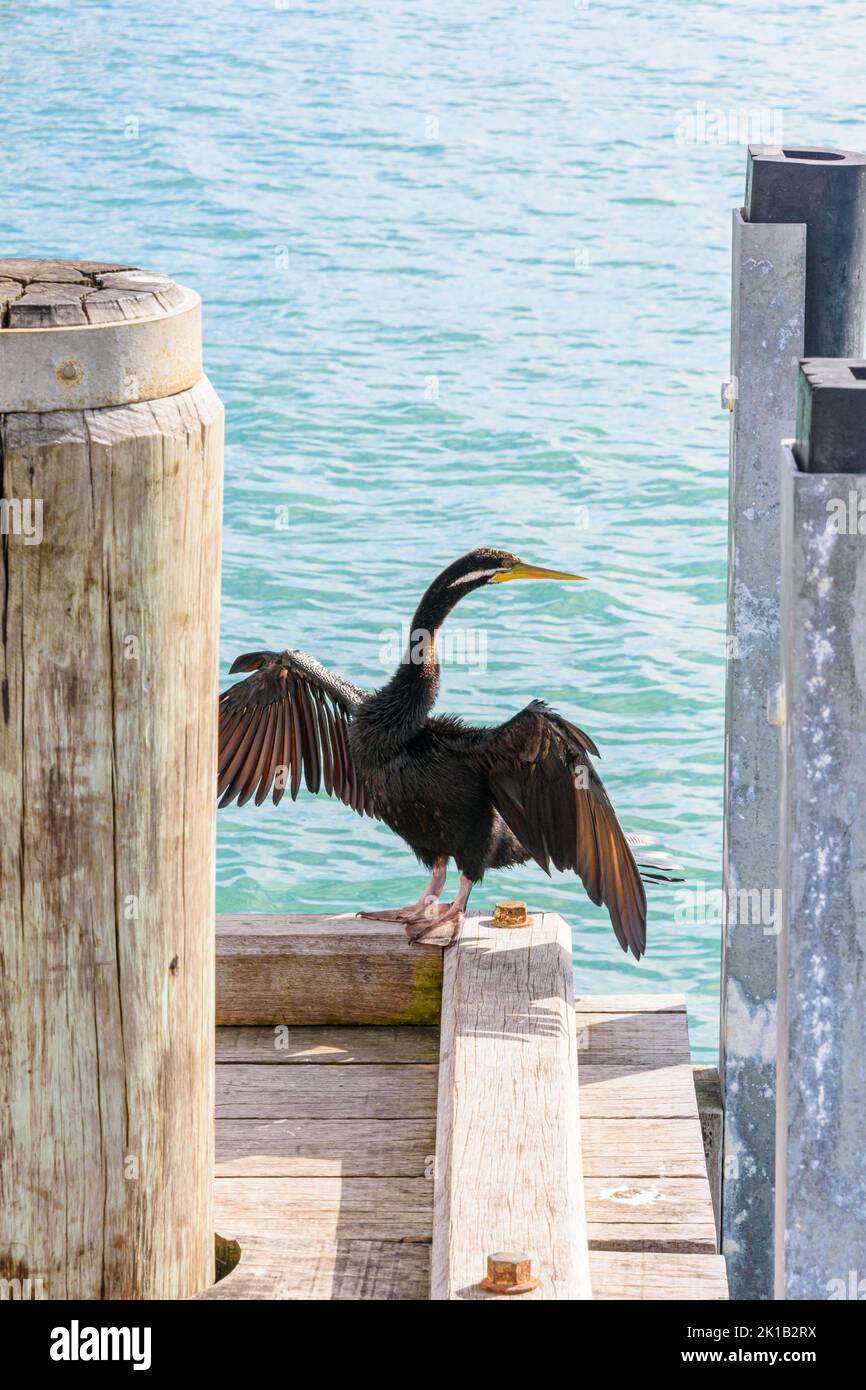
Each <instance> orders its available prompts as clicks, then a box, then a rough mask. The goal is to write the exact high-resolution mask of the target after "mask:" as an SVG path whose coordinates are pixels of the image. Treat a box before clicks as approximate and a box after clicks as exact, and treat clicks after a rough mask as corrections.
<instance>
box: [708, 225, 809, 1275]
mask: <svg viewBox="0 0 866 1390" xmlns="http://www.w3.org/2000/svg"><path fill="white" fill-rule="evenodd" d="M805 274H806V229H805V227H803V226H785V225H780V226H776V225H771V224H770V225H754V224H752V223H750V222H747V221H746V220H745V219H744V217H743V214H742V212H741V211H740V210H739V209H736V210H735V212H734V234H733V324H732V334H731V367H732V372H733V377H734V381H735V382H736V384H737V390H736V399H735V401H734V413H733V419H732V428H731V476H730V498H729V523H728V639H727V640H728V661H727V690H726V699H727V721H726V738H725V834H724V889H725V894H724V896H725V905H726V912H725V929H724V945H723V953H722V995H721V1010H722V1022H721V1049H720V1051H721V1058H720V1068H719V1069H720V1072H721V1076H722V1083H723V1089H724V1102H725V1104H724V1115H725V1141H724V1155H725V1156H724V1170H723V1201H722V1253H723V1254H724V1255H725V1257H726V1260H727V1266H728V1279H729V1283H730V1288H731V1296H732V1297H733V1298H771V1297H772V1288H773V1137H774V1126H775V1117H774V1113H773V1090H774V1086H775V1048H776V1033H775V1026H776V1020H775V1012H774V1010H775V998H776V936H775V931H776V928H775V924H774V922H773V921H772V906H773V903H774V899H773V898H772V897H770V898H769V899H768V898H767V897H766V894H767V893H768V892H770V893H772V891H773V890H774V889H775V887H776V884H777V876H778V840H777V825H778V815H779V755H778V739H777V737H776V734H775V730H774V729H773V728H771V727H770V725H769V724H768V722H767V692H768V690H770V689H771V687H772V686H773V685H775V684H776V682H777V681H778V679H779V677H778V669H779V612H778V602H779V599H778V585H779V481H778V470H777V469H776V468H773V467H772V462H773V460H775V459H776V458H777V457H778V449H779V440H780V439H781V438H782V436H783V435H784V434H785V433H790V432H791V431H792V430H793V428H794V419H795V410H796V386H797V361H798V358H799V357H800V355H801V353H802V350H803V302H804V286H805ZM756 890H757V893H758V895H759V896H758V899H757V901H758V903H759V904H761V903H763V904H767V903H769V906H770V911H769V912H764V911H762V910H760V907H759V910H758V911H757V912H755V911H754V910H753V904H754V902H755V897H754V894H755V891H756ZM750 895H751V896H750ZM765 916H766V917H767V919H768V920H766V921H764V920H762V918H763V917H765Z"/></svg>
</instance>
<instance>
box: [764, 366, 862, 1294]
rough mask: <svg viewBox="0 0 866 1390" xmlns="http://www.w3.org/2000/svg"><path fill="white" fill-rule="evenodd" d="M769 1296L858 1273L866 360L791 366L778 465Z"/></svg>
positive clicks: (845, 1286)
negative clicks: (787, 432) (794, 406)
mask: <svg viewBox="0 0 866 1390" xmlns="http://www.w3.org/2000/svg"><path fill="white" fill-rule="evenodd" d="M781 534H782V628H781V635H782V641H781V651H782V672H783V696H784V699H783V715H784V725H783V731H784V737H783V739H782V753H783V777H782V788H783V802H782V811H783V815H782V835H781V861H780V862H781V882H782V902H783V915H782V934H781V936H780V938H779V1005H778V1024H779V1056H778V1092H777V1144H776V1297H777V1298H789V1299H808V1298H818V1299H826V1298H829V1297H832V1296H834V1297H850V1296H852V1295H851V1294H850V1287H849V1286H850V1282H851V1274H852V1272H854V1280H853V1282H854V1287H855V1292H854V1294H853V1297H855V1298H856V1297H857V1292H856V1286H857V1283H858V1280H859V1279H860V1278H861V1277H862V1275H863V1274H864V1272H866V1221H864V1216H863V1213H864V1211H866V1142H864V1133H866V817H864V803H866V603H864V598H866V361H864V360H810V361H806V362H804V363H803V364H802V374H801V377H800V399H799V409H798V428H797V439H796V442H795V443H794V445H793V448H792V447H791V446H790V445H788V446H786V447H785V448H784V457H783V460H782V527H781Z"/></svg>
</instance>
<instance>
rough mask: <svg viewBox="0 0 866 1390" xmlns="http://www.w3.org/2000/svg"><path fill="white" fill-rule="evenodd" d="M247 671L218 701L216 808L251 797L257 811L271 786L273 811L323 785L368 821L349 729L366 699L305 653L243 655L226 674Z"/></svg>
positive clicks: (369, 806)
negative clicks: (287, 799)
mask: <svg viewBox="0 0 866 1390" xmlns="http://www.w3.org/2000/svg"><path fill="white" fill-rule="evenodd" d="M237 671H250V672H252V674H251V675H249V676H248V677H247V679H246V680H243V681H239V682H238V684H237V685H233V686H231V687H230V688H229V689H228V690H226V691H224V692H223V694H222V695H221V696H220V704H219V781H218V784H217V795H218V796H219V797H221V798H222V799H221V801H220V803H219V804H220V806H227V805H228V803H229V802H230V801H234V799H235V797H237V801H238V805H239V806H243V804H244V802H246V801H249V799H250V797H251V796H252V795H253V794H254V793H255V798H256V805H257V806H260V805H261V803H262V802H263V801H264V799H265V797H266V796H267V794H268V792H269V791H270V789H271V787H272V786H273V789H274V793H273V800H274V805H278V804H279V802H280V801H281V800H282V798H283V795H284V794H285V792H286V790H287V789H288V790H289V791H290V793H291V797H292V800H293V801H294V800H295V798H296V797H297V795H298V788H299V787H300V785H301V776H302V775H303V778H304V781H305V783H306V785H307V789H308V790H309V791H311V792H317V791H318V790H319V788H320V786H322V785H324V788H325V791H326V792H327V793H328V795H329V796H331V795H333V796H337V797H339V799H340V800H341V801H342V802H344V803H345V805H346V806H350V807H351V808H352V810H353V811H357V812H358V814H359V815H365V814H366V815H368V816H372V815H373V814H374V812H373V806H372V801H371V798H370V793H369V791H368V789H367V788H366V787H365V786H364V784H363V782H362V781H361V779H360V777H359V776H358V774H357V772H356V771H355V768H354V766H353V764H352V757H351V753H350V751H349V738H348V728H349V721H350V720H351V718H352V716H353V714H354V713H355V710H356V709H357V708H358V705H359V704H360V703H361V702H362V701H363V700H364V699H365V698H366V694H367V692H366V691H364V690H360V689H359V688H358V687H357V686H356V685H351V684H350V683H349V682H348V681H344V680H341V679H340V677H339V676H335V675H334V674H333V673H332V672H330V671H326V670H325V668H324V666H320V665H319V663H318V661H315V660H314V659H313V658H312V657H311V656H307V655H306V654H305V653H304V652H298V651H285V652H247V653H246V654H245V655H244V656H239V657H238V658H237V660H236V661H235V662H234V663H233V664H232V667H231V672H230V674H231V675H234V674H235V672H237Z"/></svg>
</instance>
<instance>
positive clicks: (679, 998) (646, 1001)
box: [574, 994, 686, 1014]
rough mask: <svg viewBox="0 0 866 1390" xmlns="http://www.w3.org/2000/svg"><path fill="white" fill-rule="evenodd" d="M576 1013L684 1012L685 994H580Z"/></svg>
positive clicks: (575, 1008)
mask: <svg viewBox="0 0 866 1390" xmlns="http://www.w3.org/2000/svg"><path fill="white" fill-rule="evenodd" d="M574 1011H575V1013H576V1014H639V1013H648V1014H670V1013H678V1014H684V1013H685V1012H686V996H685V995H684V994H579V995H578V996H577V998H576V999H575V1001H574Z"/></svg>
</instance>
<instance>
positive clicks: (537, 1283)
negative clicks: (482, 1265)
mask: <svg viewBox="0 0 866 1390" xmlns="http://www.w3.org/2000/svg"><path fill="white" fill-rule="evenodd" d="M480 1287H481V1288H482V1289H484V1291H485V1293H499V1294H513V1293H530V1292H531V1291H532V1290H533V1289H540V1288H541V1280H540V1279H533V1277H532V1261H531V1259H530V1258H529V1256H528V1255H523V1254H518V1253H517V1252H515V1251H512V1250H506V1251H500V1252H499V1253H498V1254H496V1255H488V1256H487V1278H486V1279H482V1280H481V1284H480Z"/></svg>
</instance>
